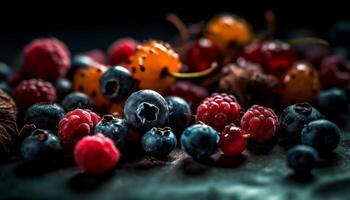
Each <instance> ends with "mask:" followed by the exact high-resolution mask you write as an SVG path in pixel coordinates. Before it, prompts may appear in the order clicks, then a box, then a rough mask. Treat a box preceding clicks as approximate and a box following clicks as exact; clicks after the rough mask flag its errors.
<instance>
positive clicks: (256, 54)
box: [242, 42, 264, 64]
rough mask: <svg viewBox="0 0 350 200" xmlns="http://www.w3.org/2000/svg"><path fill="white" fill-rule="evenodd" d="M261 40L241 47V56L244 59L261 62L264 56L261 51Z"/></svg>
mask: <svg viewBox="0 0 350 200" xmlns="http://www.w3.org/2000/svg"><path fill="white" fill-rule="evenodd" d="M261 46H262V45H261V42H253V43H251V44H249V45H247V46H245V47H244V48H243V52H242V57H243V58H244V59H245V60H248V61H251V62H253V63H257V64H263V63H264V58H263V54H262V53H261Z"/></svg>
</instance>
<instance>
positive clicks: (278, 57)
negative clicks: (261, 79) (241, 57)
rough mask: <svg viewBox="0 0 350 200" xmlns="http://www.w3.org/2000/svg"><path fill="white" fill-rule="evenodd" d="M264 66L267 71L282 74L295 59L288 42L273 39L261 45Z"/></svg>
mask: <svg viewBox="0 0 350 200" xmlns="http://www.w3.org/2000/svg"><path fill="white" fill-rule="evenodd" d="M261 53H262V54H263V59H264V63H263V65H264V67H265V69H266V71H267V72H269V73H271V74H275V75H282V74H284V73H285V72H286V71H287V70H288V69H290V68H291V67H292V64H293V63H294V61H295V55H294V51H293V49H292V48H291V46H290V45H289V44H288V43H284V42H282V41H278V40H273V41H266V42H263V43H262V45H261Z"/></svg>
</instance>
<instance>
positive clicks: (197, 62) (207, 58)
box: [186, 38, 219, 71]
mask: <svg viewBox="0 0 350 200" xmlns="http://www.w3.org/2000/svg"><path fill="white" fill-rule="evenodd" d="M218 58H219V49H218V48H217V47H216V46H215V45H214V43H213V42H212V41H211V40H209V39H207V38H201V39H199V40H198V41H196V42H195V43H193V44H192V45H191V46H190V48H189V50H188V52H187V54H186V64H187V65H188V66H189V67H190V71H203V70H205V69H208V68H209V67H210V66H211V64H212V63H213V62H215V61H217V60H218Z"/></svg>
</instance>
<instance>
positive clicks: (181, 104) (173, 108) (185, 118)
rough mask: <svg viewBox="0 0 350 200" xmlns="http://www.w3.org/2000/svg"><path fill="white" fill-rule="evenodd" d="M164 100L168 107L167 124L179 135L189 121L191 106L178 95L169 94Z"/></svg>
mask: <svg viewBox="0 0 350 200" xmlns="http://www.w3.org/2000/svg"><path fill="white" fill-rule="evenodd" d="M165 100H166V101H167V103H168V107H169V123H168V126H170V127H171V129H172V130H173V131H174V132H175V133H176V134H177V135H179V134H181V133H182V132H183V131H184V130H185V128H186V127H187V126H188V125H189V124H190V123H191V116H192V114H191V107H190V106H189V105H188V103H187V102H186V101H185V100H184V99H182V98H180V97H175V96H170V97H166V98H165Z"/></svg>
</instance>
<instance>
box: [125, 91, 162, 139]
mask: <svg viewBox="0 0 350 200" xmlns="http://www.w3.org/2000/svg"><path fill="white" fill-rule="evenodd" d="M124 116H125V120H126V122H127V123H128V124H130V125H131V126H133V127H134V128H136V129H138V130H140V131H144V132H146V131H148V130H150V129H151V128H153V127H162V126H163V125H165V124H166V123H167V122H168V117H169V109H168V104H167V102H166V101H165V99H164V98H163V97H162V96H161V95H160V94H159V93H157V92H155V91H153V90H139V91H137V92H134V93H132V95H131V96H130V97H129V98H128V99H127V100H126V102H125V106H124Z"/></svg>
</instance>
